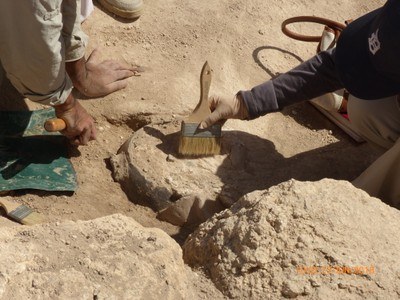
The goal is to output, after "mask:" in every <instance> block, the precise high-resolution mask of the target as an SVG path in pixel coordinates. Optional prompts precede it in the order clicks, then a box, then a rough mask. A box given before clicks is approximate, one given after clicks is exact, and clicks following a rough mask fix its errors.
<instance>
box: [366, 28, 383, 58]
mask: <svg viewBox="0 0 400 300" xmlns="http://www.w3.org/2000/svg"><path fill="white" fill-rule="evenodd" d="M378 32H379V28H378V29H377V30H376V31H375V32H374V33H373V34H371V37H369V38H368V44H369V51H370V52H371V53H372V54H373V55H375V54H376V52H378V51H379V49H381V42H380V41H379V39H378Z"/></svg>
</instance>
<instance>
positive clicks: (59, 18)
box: [0, 0, 88, 105]
mask: <svg viewBox="0 0 400 300" xmlns="http://www.w3.org/2000/svg"><path fill="white" fill-rule="evenodd" d="M80 9H81V3H80V0H30V1H25V0H24V1H19V0H18V1H16V0H1V1H0V62H1V64H2V65H3V67H4V70H5V72H6V76H7V77H8V79H9V80H10V81H11V83H12V84H13V85H14V87H15V88H16V89H17V90H18V91H19V92H20V93H21V94H22V95H23V96H25V97H26V98H29V99H30V100H32V101H36V102H40V103H42V104H46V105H58V104H61V103H64V102H65V100H66V99H67V97H68V96H69V94H70V93H71V91H72V88H73V85H72V82H71V79H70V78H69V77H68V75H67V73H66V71H65V62H69V61H75V60H78V59H80V58H82V57H83V56H84V55H85V46H86V43H87V40H88V37H87V36H86V34H85V33H84V32H83V31H82V30H81V25H80Z"/></svg>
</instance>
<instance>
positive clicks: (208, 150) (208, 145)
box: [178, 62, 221, 157]
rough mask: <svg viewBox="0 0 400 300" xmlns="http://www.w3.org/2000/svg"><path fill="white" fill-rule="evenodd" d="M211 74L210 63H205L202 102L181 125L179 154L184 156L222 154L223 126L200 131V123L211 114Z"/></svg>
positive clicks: (201, 90)
mask: <svg viewBox="0 0 400 300" xmlns="http://www.w3.org/2000/svg"><path fill="white" fill-rule="evenodd" d="M211 73H212V71H211V68H210V66H209V64H208V62H205V63H204V66H203V68H202V70H201V75H200V101H199V103H198V104H197V106H196V108H195V109H194V111H193V112H192V114H191V115H190V116H189V117H188V118H187V119H186V120H183V121H182V124H181V136H180V139H179V148H178V153H179V154H180V155H182V156H189V157H194V156H210V155H216V154H220V152H221V124H215V125H212V126H210V127H209V128H206V129H199V125H200V123H201V122H202V121H203V120H204V119H205V118H206V117H207V116H208V115H209V114H210V113H211V110H210V107H209V104H208V93H209V91H210V85H211Z"/></svg>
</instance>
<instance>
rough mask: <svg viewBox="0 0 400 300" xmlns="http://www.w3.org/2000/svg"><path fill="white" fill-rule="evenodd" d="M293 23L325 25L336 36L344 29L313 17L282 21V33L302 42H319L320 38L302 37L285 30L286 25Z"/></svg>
mask: <svg viewBox="0 0 400 300" xmlns="http://www.w3.org/2000/svg"><path fill="white" fill-rule="evenodd" d="M293 23H317V24H321V25H325V26H328V27H329V28H331V29H333V30H334V31H335V35H336V36H339V34H340V32H341V31H342V30H343V29H344V28H345V27H346V25H345V24H341V23H339V22H336V21H332V20H329V19H325V18H320V17H314V16H299V17H293V18H289V19H287V20H285V21H283V23H282V26H281V29H282V32H283V33H284V34H285V35H287V36H288V37H290V38H292V39H295V40H298V41H303V42H319V41H320V40H321V36H313V35H303V34H299V33H296V32H293V31H291V30H289V29H288V28H287V26H288V25H290V24H293Z"/></svg>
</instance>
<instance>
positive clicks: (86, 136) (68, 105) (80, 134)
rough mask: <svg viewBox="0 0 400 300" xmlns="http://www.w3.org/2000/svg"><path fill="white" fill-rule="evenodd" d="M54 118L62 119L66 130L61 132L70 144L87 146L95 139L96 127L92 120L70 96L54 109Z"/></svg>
mask: <svg viewBox="0 0 400 300" xmlns="http://www.w3.org/2000/svg"><path fill="white" fill-rule="evenodd" d="M54 109H55V113H56V116H57V117H58V118H60V119H63V120H64V122H65V124H66V129H64V130H63V131H61V133H62V134H64V135H65V136H66V137H67V138H68V139H69V140H70V141H71V143H72V144H74V145H77V146H79V145H87V143H88V142H89V141H91V140H95V139H96V127H95V126H94V120H93V118H92V117H91V116H90V115H89V114H88V113H87V112H86V110H85V109H84V108H83V107H82V106H81V104H80V103H79V102H78V101H77V100H76V99H75V98H74V97H73V96H72V94H70V95H69V96H68V98H67V101H66V102H65V103H63V104H61V105H57V106H55V107H54Z"/></svg>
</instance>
